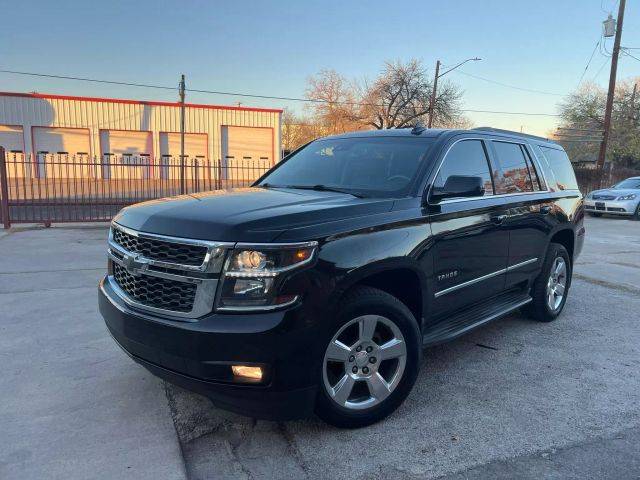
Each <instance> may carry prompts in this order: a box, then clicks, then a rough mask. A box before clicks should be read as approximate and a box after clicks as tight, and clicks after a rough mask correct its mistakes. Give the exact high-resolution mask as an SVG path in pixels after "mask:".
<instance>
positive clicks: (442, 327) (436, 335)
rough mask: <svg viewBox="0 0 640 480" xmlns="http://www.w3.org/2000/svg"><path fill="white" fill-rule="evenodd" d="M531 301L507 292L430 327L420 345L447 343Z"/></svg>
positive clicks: (520, 294)
mask: <svg viewBox="0 0 640 480" xmlns="http://www.w3.org/2000/svg"><path fill="white" fill-rule="evenodd" d="M531 300H532V298H531V297H530V296H529V295H528V294H526V293H522V292H509V293H505V294H503V295H500V296H499V297H495V298H493V299H491V300H487V301H485V302H483V303H481V304H476V305H474V306H471V307H469V308H467V309H465V310H463V311H461V312H459V313H456V314H454V315H453V316H451V317H447V318H445V319H443V320H440V321H439V322H437V323H435V324H434V325H431V326H430V327H429V328H427V330H426V331H425V333H424V336H423V337H422V343H423V345H424V346H427V345H435V344H438V343H444V342H448V341H449V340H453V339H454V338H456V337H459V336H460V335H464V334H465V333H467V332H470V331H471V330H473V329H475V328H477V327H479V326H481V325H484V324H485V323H487V322H490V321H491V320H495V319H496V318H500V317H502V316H504V315H506V314H508V313H509V312H512V311H513V310H515V309H517V308H519V307H522V306H523V305H526V304H527V303H529V302H531Z"/></svg>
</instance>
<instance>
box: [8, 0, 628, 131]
mask: <svg viewBox="0 0 640 480" xmlns="http://www.w3.org/2000/svg"><path fill="white" fill-rule="evenodd" d="M0 11H3V12H8V11H10V12H11V16H10V19H11V21H7V18H5V21H3V24H2V28H0V67H1V68H4V69H13V70H23V71H32V72H42V73H52V74H59V75H74V76H86V77H96V78H105V79H111V80H118V81H131V82H142V83H154V84H162V85H175V84H176V83H177V81H178V77H179V74H180V73H185V74H186V75H187V83H188V87H192V88H201V89H209V90H222V91H236V92H248V93H256V94H266V95H276V96H295V97H299V96H303V94H304V89H305V84H306V79H307V78H308V76H309V75H312V74H314V73H316V72H318V71H319V70H321V69H323V68H334V69H336V70H337V71H338V72H340V73H342V74H344V75H346V76H347V77H350V78H356V79H363V78H373V77H375V75H376V74H377V73H378V72H379V71H380V69H381V66H382V64H383V62H384V61H385V60H387V59H402V60H407V59H410V58H412V57H415V58H418V59H421V60H422V61H423V62H424V64H425V66H426V67H428V68H429V69H430V70H431V71H432V70H433V66H434V64H435V61H436V60H437V59H440V60H441V61H442V62H443V63H444V64H448V65H454V64H455V63H457V62H458V61H461V60H464V59H465V58H469V57H474V56H478V57H480V58H482V61H481V62H473V63H469V64H467V65H465V66H464V67H462V68H461V71H462V72H467V73H469V74H474V75H479V76H483V77H486V78H489V79H493V80H496V81H499V82H503V83H507V84H511V85H516V86H520V87H523V88H529V89H536V90H542V91H546V92H551V93H557V94H566V93H568V92H570V91H571V90H573V89H575V87H576V86H577V84H578V80H579V78H580V76H581V74H582V71H583V69H584V67H585V65H586V63H587V60H588V59H589V56H590V54H591V52H592V50H593V48H594V46H595V44H596V41H597V40H598V38H599V37H600V34H601V22H602V21H603V20H604V19H605V18H606V15H607V12H609V11H613V13H614V16H615V14H616V11H617V2H616V1H615V0H555V1H550V0H549V1H547V0H537V1H535V2H531V1H525V0H510V1H508V0H494V1H491V0H486V1H478V0H476V1H442V0H441V1H424V0H423V1H420V2H418V1H416V2H406V1H405V2H400V3H397V2H390V1H386V2H380V1H371V0H370V1H367V2H364V1H332V0H331V1H286V2H285V1H280V2H266V1H262V2H257V1H248V0H245V1H242V2H213V1H188V0H184V1H180V2H178V1H172V2H170V1H164V2H161V1H146V0H145V1H130V2H122V1H108V2H100V3H98V2H89V1H82V2H80V1H56V2H51V1H38V2H35V1H22V2H15V1H11V2H10V1H9V0H0ZM622 44H623V46H628V47H640V4H639V3H638V2H634V1H630V2H627V11H626V16H625V24H624V33H623V38H622ZM607 48H608V49H609V51H610V50H611V48H612V39H610V40H608V42H607ZM633 53H634V55H635V56H637V57H640V50H636V51H634V52H633ZM605 62H606V65H605ZM598 71H599V74H598V75H596V74H597V73H598ZM608 74H609V63H608V60H607V59H606V58H605V57H604V56H602V55H601V54H600V53H599V52H598V51H596V54H595V55H594V57H593V60H592V62H591V65H590V67H589V70H588V71H587V73H586V75H585V80H591V79H594V78H595V80H596V81H597V82H598V83H600V84H601V85H603V86H604V85H606V84H607V80H608ZM634 75H640V61H638V60H634V59H632V58H630V57H627V56H624V55H622V56H621V58H620V64H619V71H618V78H619V79H624V78H628V77H631V76H634ZM447 77H448V80H450V81H453V82H455V83H457V84H458V85H459V86H460V87H461V88H462V89H463V90H464V92H465V94H464V105H463V106H464V107H465V108H467V109H479V110H503V111H518V112H538V113H557V103H558V101H559V100H561V99H562V96H559V95H547V94H540V93H530V92H523V91H518V90H515V89H510V88H505V87H502V86H498V85H495V84H491V83H487V82H485V81H482V80H479V79H476V78H471V77H467V76H465V75H463V74H461V73H458V72H452V73H450V74H448V75H447V76H446V77H445V78H447ZM0 90H3V91H38V92H46V93H60V94H69V95H93V96H106V97H123V98H137V99H147V100H149V99H156V100H176V98H175V97H176V94H174V93H173V92H170V91H162V90H149V89H143V88H134V87H123V86H110V85H100V84H92V83H82V82H74V81H66V80H51V79H39V78H31V77H23V76H15V75H9V74H3V73H0ZM188 101H191V102H201V103H218V104H235V102H237V101H241V102H242V103H243V104H244V105H251V106H268V107H273V106H275V107H282V106H288V107H291V108H294V109H297V110H301V109H302V106H301V105H300V104H297V103H286V102H282V101H269V100H260V99H245V98H237V97H228V96H219V95H206V94H190V95H189V97H188ZM468 117H469V118H470V119H471V120H472V121H473V122H474V123H475V124H476V125H490V126H495V127H501V128H511V129H520V127H522V128H523V129H524V131H529V132H532V133H545V132H546V131H549V130H550V129H552V128H553V127H554V125H555V122H556V119H555V117H542V116H541V117H533V116H510V115H500V114H479V113H469V114H468Z"/></svg>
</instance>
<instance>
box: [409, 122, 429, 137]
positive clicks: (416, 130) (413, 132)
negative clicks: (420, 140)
mask: <svg viewBox="0 0 640 480" xmlns="http://www.w3.org/2000/svg"><path fill="white" fill-rule="evenodd" d="M425 130H426V127H425V126H424V125H423V124H422V122H417V123H416V124H415V125H414V126H413V128H412V129H411V135H420V134H421V133H422V132H424V131H425Z"/></svg>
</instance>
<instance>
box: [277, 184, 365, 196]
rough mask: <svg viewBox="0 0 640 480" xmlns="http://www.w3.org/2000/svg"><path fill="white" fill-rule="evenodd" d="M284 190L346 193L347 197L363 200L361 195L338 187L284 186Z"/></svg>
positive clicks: (320, 185)
mask: <svg viewBox="0 0 640 480" xmlns="http://www.w3.org/2000/svg"><path fill="white" fill-rule="evenodd" d="M285 188H295V189H299V190H315V191H317V192H337V193H346V194H347V195H353V196H354V197H357V198H365V196H364V195H362V194H361V193H355V192H352V191H351V190H346V189H343V188H339V187H330V186H328V185H322V184H319V185H286V187H285Z"/></svg>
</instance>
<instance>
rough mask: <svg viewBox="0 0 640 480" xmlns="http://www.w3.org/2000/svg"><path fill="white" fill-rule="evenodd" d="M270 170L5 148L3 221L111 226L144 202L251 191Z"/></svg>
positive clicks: (259, 164)
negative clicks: (118, 215) (118, 216)
mask: <svg viewBox="0 0 640 480" xmlns="http://www.w3.org/2000/svg"><path fill="white" fill-rule="evenodd" d="M269 168H271V162H270V161H269V160H267V159H255V160H254V159H251V158H247V157H243V158H241V159H236V158H233V157H227V158H225V159H221V160H207V159H204V158H184V159H180V158H175V157H166V156H165V157H161V158H152V157H149V156H129V155H120V156H115V155H109V156H104V157H102V158H99V157H97V158H96V157H89V156H87V155H62V154H54V155H51V154H46V155H44V154H39V155H35V156H32V155H25V154H22V153H12V152H7V153H6V154H5V153H4V152H3V150H2V148H0V221H1V222H2V223H3V224H4V226H5V228H9V226H10V225H11V224H12V223H44V224H45V225H50V224H51V223H53V222H56V223H58V222H95V221H109V220H111V218H112V217H113V216H114V215H115V214H116V213H117V212H118V211H119V210H120V209H121V208H122V207H124V206H126V205H131V204H133V203H137V202H142V201H144V200H153V199H156V198H162V197H168V196H173V195H180V194H192V193H198V192H205V191H210V190H221V189H227V188H237V187H246V186H249V185H251V184H252V183H253V182H254V181H255V180H256V179H257V178H259V177H260V176H261V175H262V174H263V173H265V172H266V171H267V170H268V169H269Z"/></svg>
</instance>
